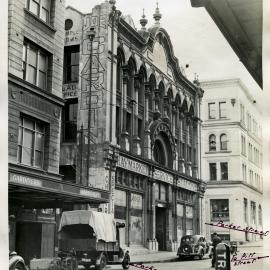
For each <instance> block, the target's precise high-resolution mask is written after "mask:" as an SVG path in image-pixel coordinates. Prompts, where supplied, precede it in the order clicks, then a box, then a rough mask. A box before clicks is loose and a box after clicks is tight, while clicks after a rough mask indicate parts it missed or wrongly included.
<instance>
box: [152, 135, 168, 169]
mask: <svg viewBox="0 0 270 270" xmlns="http://www.w3.org/2000/svg"><path fill="white" fill-rule="evenodd" d="M153 156H154V160H155V161H156V162H157V163H159V164H161V165H163V166H166V154H165V149H164V146H163V145H162V143H161V141H160V140H156V141H155V144H154V149H153Z"/></svg>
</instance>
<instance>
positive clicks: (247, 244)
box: [238, 241, 263, 249]
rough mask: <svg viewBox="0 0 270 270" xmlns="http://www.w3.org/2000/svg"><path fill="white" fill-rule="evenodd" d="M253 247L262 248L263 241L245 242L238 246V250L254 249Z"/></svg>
mask: <svg viewBox="0 0 270 270" xmlns="http://www.w3.org/2000/svg"><path fill="white" fill-rule="evenodd" d="M254 247H263V241H256V242H245V243H243V244H242V245H238V248H239V249H241V248H254Z"/></svg>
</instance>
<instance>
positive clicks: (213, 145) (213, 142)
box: [209, 134, 216, 151]
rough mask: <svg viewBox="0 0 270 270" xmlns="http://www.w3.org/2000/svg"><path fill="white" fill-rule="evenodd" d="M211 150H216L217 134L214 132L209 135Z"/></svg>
mask: <svg viewBox="0 0 270 270" xmlns="http://www.w3.org/2000/svg"><path fill="white" fill-rule="evenodd" d="M209 151H216V136H215V135H214V134H211V135H210V136H209Z"/></svg>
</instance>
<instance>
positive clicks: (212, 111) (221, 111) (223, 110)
mask: <svg viewBox="0 0 270 270" xmlns="http://www.w3.org/2000/svg"><path fill="white" fill-rule="evenodd" d="M217 106H218V110H217ZM218 118H219V119H223V118H227V104H226V102H225V101H222V102H218V103H215V102H210V103H208V119H218Z"/></svg>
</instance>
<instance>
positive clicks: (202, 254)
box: [199, 250, 204, 260]
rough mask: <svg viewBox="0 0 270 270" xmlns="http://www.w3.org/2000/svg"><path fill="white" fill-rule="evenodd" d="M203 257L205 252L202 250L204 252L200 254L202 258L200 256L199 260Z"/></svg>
mask: <svg viewBox="0 0 270 270" xmlns="http://www.w3.org/2000/svg"><path fill="white" fill-rule="evenodd" d="M203 256H204V251H203V250H202V251H201V254H200V256H199V259H200V260H202V259H203Z"/></svg>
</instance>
